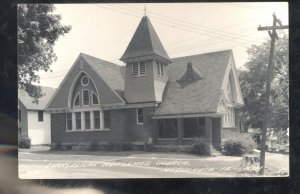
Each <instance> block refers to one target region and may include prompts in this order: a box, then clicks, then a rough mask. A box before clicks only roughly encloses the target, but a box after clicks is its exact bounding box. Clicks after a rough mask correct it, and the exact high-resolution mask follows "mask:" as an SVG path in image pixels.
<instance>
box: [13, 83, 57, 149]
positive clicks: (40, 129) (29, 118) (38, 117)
mask: <svg viewBox="0 0 300 194" xmlns="http://www.w3.org/2000/svg"><path fill="white" fill-rule="evenodd" d="M41 89H42V94H43V96H42V97H41V98H39V102H38V104H36V103H34V102H33V99H32V97H30V96H29V95H28V93H27V92H26V91H24V90H18V115H19V120H18V124H19V125H18V127H19V132H22V133H25V134H26V135H27V136H28V137H30V138H31V144H32V145H37V144H50V143H51V129H50V127H51V126H50V123H51V121H50V113H49V112H47V111H45V107H46V105H47V104H48V102H49V100H50V99H51V97H52V95H53V94H54V91H55V90H54V89H53V88H50V87H44V86H41Z"/></svg>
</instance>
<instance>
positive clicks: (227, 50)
mask: <svg viewBox="0 0 300 194" xmlns="http://www.w3.org/2000/svg"><path fill="white" fill-rule="evenodd" d="M229 51H232V49H226V50H220V51H214V52H207V53H201V54H194V55H187V56H181V57H175V58H171V60H174V59H180V58H185V57H194V56H199V55H206V54H214V53H221V52H229Z"/></svg>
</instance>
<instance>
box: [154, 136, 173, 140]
mask: <svg viewBox="0 0 300 194" xmlns="http://www.w3.org/2000/svg"><path fill="white" fill-rule="evenodd" d="M156 140H177V138H174V137H170V138H167V137H164V138H156Z"/></svg>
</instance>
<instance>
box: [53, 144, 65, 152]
mask: <svg viewBox="0 0 300 194" xmlns="http://www.w3.org/2000/svg"><path fill="white" fill-rule="evenodd" d="M52 150H55V151H60V150H63V146H62V144H61V142H58V143H55V144H54V147H53V148H52Z"/></svg>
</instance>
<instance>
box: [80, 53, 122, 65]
mask: <svg viewBox="0 0 300 194" xmlns="http://www.w3.org/2000/svg"><path fill="white" fill-rule="evenodd" d="M80 55H81V56H82V57H84V55H85V56H87V57H92V58H95V59H97V60H101V61H104V62H106V63H111V64H112V65H114V66H116V67H121V65H118V64H116V63H113V62H110V61H107V60H104V59H100V58H98V57H95V56H92V55H89V54H86V53H80Z"/></svg>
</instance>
